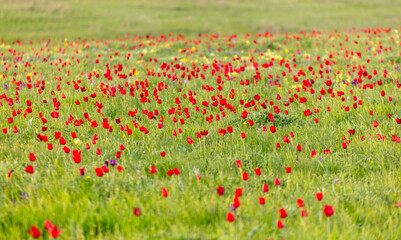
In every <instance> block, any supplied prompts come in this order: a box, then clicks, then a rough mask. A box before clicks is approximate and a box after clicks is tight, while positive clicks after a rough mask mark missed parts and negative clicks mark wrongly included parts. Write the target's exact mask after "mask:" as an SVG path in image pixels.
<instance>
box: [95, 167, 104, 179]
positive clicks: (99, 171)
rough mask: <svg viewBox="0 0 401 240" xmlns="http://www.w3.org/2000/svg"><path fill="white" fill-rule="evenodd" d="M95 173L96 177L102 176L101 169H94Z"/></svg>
mask: <svg viewBox="0 0 401 240" xmlns="http://www.w3.org/2000/svg"><path fill="white" fill-rule="evenodd" d="M95 172H96V175H97V176H98V177H102V176H103V171H102V169H101V168H96V169H95Z"/></svg>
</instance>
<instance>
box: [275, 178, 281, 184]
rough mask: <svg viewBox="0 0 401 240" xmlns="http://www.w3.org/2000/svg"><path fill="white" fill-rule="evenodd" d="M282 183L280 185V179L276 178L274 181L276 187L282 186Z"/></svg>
mask: <svg viewBox="0 0 401 240" xmlns="http://www.w3.org/2000/svg"><path fill="white" fill-rule="evenodd" d="M280 184H281V183H280V180H279V179H278V178H276V179H274V185H277V186H278V185H280Z"/></svg>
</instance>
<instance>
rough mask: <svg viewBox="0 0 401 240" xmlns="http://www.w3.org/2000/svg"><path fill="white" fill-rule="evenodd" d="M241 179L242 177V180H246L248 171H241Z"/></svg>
mask: <svg viewBox="0 0 401 240" xmlns="http://www.w3.org/2000/svg"><path fill="white" fill-rule="evenodd" d="M242 179H243V180H244V181H246V180H248V173H247V172H243V173H242Z"/></svg>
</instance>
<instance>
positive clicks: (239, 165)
mask: <svg viewBox="0 0 401 240" xmlns="http://www.w3.org/2000/svg"><path fill="white" fill-rule="evenodd" d="M235 163H236V164H237V167H238V168H240V167H242V163H241V160H236V161H235Z"/></svg>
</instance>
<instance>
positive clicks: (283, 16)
mask: <svg viewBox="0 0 401 240" xmlns="http://www.w3.org/2000/svg"><path fill="white" fill-rule="evenodd" d="M400 13H401V1H400V0H348V1H345V0H251V1H244V0H187V1H180V0H86V1H81V0H65V1H55V0H12V1H11V0H0V39H4V40H7V41H10V40H13V41H14V40H39V39H48V38H51V39H64V38H68V39H73V38H77V37H81V38H83V37H88V38H95V39H114V38H123V37H125V36H127V34H128V33H129V34H131V35H147V34H149V35H160V34H168V33H172V34H174V35H177V34H183V35H185V36H193V35H197V34H199V33H222V34H232V33H235V34H241V33H264V32H266V31H269V32H272V33H286V32H290V33H291V32H297V31H302V30H305V31H310V30H312V29H315V30H323V31H331V30H334V29H337V30H342V29H343V28H345V29H350V28H352V27H356V28H366V27H386V28H387V27H400V26H401V15H400Z"/></svg>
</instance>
